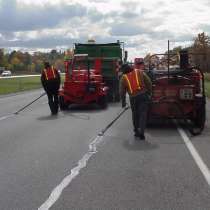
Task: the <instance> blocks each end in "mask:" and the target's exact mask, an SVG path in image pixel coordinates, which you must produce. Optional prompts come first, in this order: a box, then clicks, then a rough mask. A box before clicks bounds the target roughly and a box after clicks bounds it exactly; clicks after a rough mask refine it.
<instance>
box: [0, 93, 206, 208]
mask: <svg viewBox="0 0 210 210" xmlns="http://www.w3.org/2000/svg"><path fill="white" fill-rule="evenodd" d="M41 93H42V91H41V90H37V91H33V92H25V93H22V94H17V95H13V96H6V97H5V96H4V97H0V209H1V210H4V209H6V210H7V209H8V210H13V209H15V210H19V209H20V210H31V209H40V210H44V209H53V210H56V209H59V210H60V209H61V210H68V209H91V210H92V209H142V210H143V209H145V210H150V209H152V210H153V209H154V210H159V209H161V210H164V209H185V210H188V209H189V210H192V209H195V210H198V209H201V210H209V209H210V172H209V169H210V152H209V151H210V138H209V134H210V123H209V121H208V120H207V124H206V128H205V130H204V132H203V133H202V135H200V136H196V137H192V136H191V135H190V134H189V133H188V131H186V130H185V129H182V128H177V125H176V124H175V123H169V122H168V123H159V124H156V125H154V126H152V127H149V128H148V129H147V132H146V141H145V142H142V141H138V140H136V139H135V138H134V136H133V132H132V124H131V112H130V110H127V111H125V112H124V113H123V114H122V116H121V117H120V118H119V119H118V120H117V121H116V122H115V123H114V124H113V125H112V126H111V127H110V128H109V129H108V130H107V131H106V132H105V133H104V134H103V135H102V134H101V131H102V130H103V129H104V128H106V126H107V125H109V124H110V122H111V121H112V120H113V119H114V118H115V117H117V115H118V114H119V113H121V111H122V108H121V107H120V104H110V105H109V107H108V108H107V109H106V110H100V109H97V108H96V107H73V108H72V109H71V110H69V111H66V112H59V115H58V116H57V117H52V116H50V111H49V108H48V104H47V98H46V96H44V97H43V98H41V99H40V100H39V101H37V102H36V103H35V104H33V105H32V106H30V107H29V108H27V109H26V110H24V111H23V112H21V113H20V114H18V115H13V113H14V112H16V111H17V110H18V109H20V108H22V107H23V106H24V105H26V104H27V103H29V102H30V101H32V100H33V99H35V98H36V97H38V96H39V95H41ZM209 116H210V108H209V101H208V104H207V117H208V118H209Z"/></svg>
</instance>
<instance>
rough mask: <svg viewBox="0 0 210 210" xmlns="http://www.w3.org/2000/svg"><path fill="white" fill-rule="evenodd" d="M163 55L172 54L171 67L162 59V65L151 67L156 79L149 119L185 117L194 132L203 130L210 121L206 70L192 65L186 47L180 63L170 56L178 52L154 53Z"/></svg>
mask: <svg viewBox="0 0 210 210" xmlns="http://www.w3.org/2000/svg"><path fill="white" fill-rule="evenodd" d="M160 55H163V56H168V63H167V64H166V67H167V65H168V68H165V69H162V65H163V64H162V63H161V62H162V61H160V62H159V63H161V68H160V69H158V68H157V67H156V66H154V65H153V64H152V65H150V67H151V66H153V69H151V68H150V69H149V71H147V73H148V75H149V76H150V77H151V79H152V81H153V94H152V101H151V106H150V110H149V113H148V114H149V119H154V118H170V119H183V120H184V122H185V123H186V124H187V126H188V128H189V130H190V131H191V133H192V134H199V133H201V132H202V130H203V129H204V125H205V121H206V107H205V106H206V96H205V88H204V75H203V72H202V71H201V70H200V69H199V68H197V67H193V66H190V63H189V61H188V60H189V53H188V52H187V51H186V50H185V51H182V52H180V54H179V59H180V67H177V65H174V67H173V66H170V61H169V60H170V59H169V58H170V57H174V56H175V55H174V54H169V53H168V55H167V54H156V55H153V56H160ZM153 56H152V57H153ZM194 56H196V55H194ZM152 57H151V58H152ZM159 63H157V65H159Z"/></svg>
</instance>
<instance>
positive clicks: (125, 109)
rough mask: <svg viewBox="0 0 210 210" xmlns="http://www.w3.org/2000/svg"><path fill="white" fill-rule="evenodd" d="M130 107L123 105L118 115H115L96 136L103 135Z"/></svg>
mask: <svg viewBox="0 0 210 210" xmlns="http://www.w3.org/2000/svg"><path fill="white" fill-rule="evenodd" d="M129 108H130V106H127V107H125V108H124V109H123V110H122V111H121V112H120V113H119V114H118V115H117V117H116V118H115V119H114V120H112V121H111V122H110V123H109V124H108V125H107V126H106V127H105V128H104V129H103V130H102V131H101V132H100V133H99V134H98V136H103V135H104V133H105V132H106V131H107V130H108V129H109V128H110V127H111V126H112V125H113V124H114V123H115V122H116V121H117V120H118V119H119V118H120V117H121V116H122V115H123V114H124V113H125V112H126V111H127V110H128V109H129Z"/></svg>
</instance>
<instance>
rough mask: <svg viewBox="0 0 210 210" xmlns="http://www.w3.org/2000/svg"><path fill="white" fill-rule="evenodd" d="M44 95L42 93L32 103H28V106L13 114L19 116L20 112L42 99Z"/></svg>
mask: <svg viewBox="0 0 210 210" xmlns="http://www.w3.org/2000/svg"><path fill="white" fill-rule="evenodd" d="M44 95H46V93H42V94H41V95H40V96H39V97H38V98H36V99H35V100H33V101H32V102H30V103H29V104H27V105H25V106H24V107H23V108H21V109H20V110H18V111H17V112H15V113H14V114H19V113H20V112H22V111H23V110H24V109H26V108H27V107H29V106H30V105H31V104H33V103H34V102H36V101H38V100H39V99H40V98H42V97H43V96H44Z"/></svg>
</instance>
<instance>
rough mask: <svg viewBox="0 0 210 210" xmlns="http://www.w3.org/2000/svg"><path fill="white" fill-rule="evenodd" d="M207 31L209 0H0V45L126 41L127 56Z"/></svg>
mask: <svg viewBox="0 0 210 210" xmlns="http://www.w3.org/2000/svg"><path fill="white" fill-rule="evenodd" d="M202 31H204V32H206V33H207V34H208V35H210V0H199V1H198V0H0V48H2V47H4V48H9V49H13V48H17V49H22V50H29V51H32V50H49V49H52V48H54V49H65V48H71V47H72V44H73V43H75V42H86V41H87V39H89V38H94V39H95V40H96V42H99V43H101V42H102V43H103V42H115V41H116V40H120V41H123V42H125V47H126V49H128V51H129V57H130V58H133V57H139V56H140V57H141V56H143V55H145V54H146V53H148V52H152V53H153V52H161V51H165V50H166V49H167V40H168V39H170V40H171V41H173V42H172V46H175V45H183V46H187V45H189V44H190V41H192V40H193V37H195V36H196V34H197V33H199V32H202Z"/></svg>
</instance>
